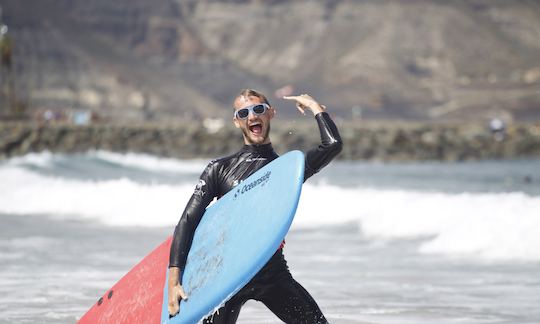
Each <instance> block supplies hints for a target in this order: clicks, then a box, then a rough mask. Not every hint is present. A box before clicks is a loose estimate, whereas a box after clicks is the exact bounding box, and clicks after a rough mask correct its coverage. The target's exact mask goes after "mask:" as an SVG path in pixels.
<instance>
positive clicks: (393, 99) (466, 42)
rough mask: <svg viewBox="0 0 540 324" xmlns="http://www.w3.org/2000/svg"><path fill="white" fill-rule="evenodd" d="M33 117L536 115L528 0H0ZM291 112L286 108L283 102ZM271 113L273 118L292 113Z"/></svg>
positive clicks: (538, 83)
mask: <svg viewBox="0 0 540 324" xmlns="http://www.w3.org/2000/svg"><path fill="white" fill-rule="evenodd" d="M0 6H1V7H2V13H3V17H2V19H3V21H4V23H6V24H7V25H8V26H9V35H10V36H11V37H12V39H13V41H14V54H13V62H14V67H13V70H14V72H15V73H14V74H15V78H16V84H17V89H18V90H17V93H18V95H19V96H25V97H27V98H30V106H31V107H30V108H31V109H33V110H38V111H39V110H40V109H45V108H65V109H68V110H69V109H89V110H92V111H95V112H97V113H98V114H99V115H101V116H104V117H105V118H108V119H112V120H158V121H162V120H170V119H175V118H205V117H219V118H226V119H230V118H231V111H232V108H231V107H232V99H233V97H234V96H235V95H236V94H237V93H238V92H239V91H240V89H242V88H245V87H250V88H255V89H260V90H262V91H263V92H266V93H268V94H269V97H270V101H271V102H272V103H275V104H277V105H278V106H283V105H284V102H283V101H282V100H281V99H276V98H275V97H274V95H273V93H274V92H275V90H276V89H278V88H281V87H284V86H287V85H291V86H293V87H294V89H295V92H296V93H304V92H307V93H310V94H312V95H314V96H315V97H316V98H318V99H319V100H320V101H321V102H322V103H324V104H326V105H327V106H330V107H332V112H333V113H334V114H336V115H337V116H340V117H342V118H351V114H352V113H356V114H360V113H361V114H362V117H365V118H368V119H369V118H371V119H402V120H421V121H446V120H478V121H483V120H485V119H487V118H490V117H499V118H503V119H508V120H518V121H519V120H521V121H523V120H536V121H537V120H540V2H539V1H534V0H515V1H506V0H469V1H464V0H447V1H442V0H407V1H399V0H357V1H353V0H349V1H329V0H326V1H325V0H313V1H307V0H299V1H285V0H281V1H280V0H273V1H263V0H258V1H257V0H251V1H218V0H215V1H206V0H200V1H195V0H154V1H146V0H130V1H107V0H2V1H1V2H0ZM289 105H290V104H289ZM293 110H294V109H281V111H280V114H282V111H283V114H284V115H288V114H290V113H294V111H293Z"/></svg>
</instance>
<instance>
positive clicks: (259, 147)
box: [168, 89, 342, 324]
mask: <svg viewBox="0 0 540 324" xmlns="http://www.w3.org/2000/svg"><path fill="white" fill-rule="evenodd" d="M284 98H285V99H289V100H293V101H295V102H296V107H297V108H298V109H299V110H300V112H302V113H304V112H305V110H311V112H313V114H314V115H315V119H316V121H317V124H318V126H319V131H320V135H321V143H320V144H319V145H318V146H317V147H315V148H313V149H311V150H309V151H308V152H307V153H306V154H305V156H306V163H305V172H304V181H305V180H307V179H308V178H309V177H311V176H312V175H314V174H315V173H317V172H318V171H319V170H320V169H321V168H323V167H324V166H326V165H327V164H328V163H329V162H330V161H331V160H332V159H333V158H334V157H335V156H336V155H337V154H339V152H340V151H341V146H342V143H341V138H340V136H339V133H338V130H337V128H336V125H335V124H334V122H333V121H332V119H330V116H329V115H328V114H327V113H326V112H325V110H326V108H325V107H324V106H322V105H320V104H319V103H317V102H316V101H315V100H314V99H313V98H312V97H311V96H309V95H306V94H304V95H301V96H291V97H284ZM234 109H235V111H234V119H233V122H234V124H235V126H236V127H237V128H239V129H241V130H242V133H243V136H244V144H245V145H244V147H242V149H240V151H238V152H237V153H235V154H232V155H230V156H227V157H224V158H220V159H217V160H213V161H212V162H210V164H208V166H207V167H206V169H205V170H204V171H203V173H202V175H201V177H200V179H199V183H198V184H197V186H196V188H195V192H194V193H193V195H192V196H191V199H190V200H189V202H188V203H187V206H186V208H185V210H184V213H183V214H182V217H181V218H180V221H179V222H178V225H177V226H176V229H175V231H174V237H173V241H172V245H171V254H170V260H169V282H168V289H169V306H168V308H169V313H170V314H171V315H175V314H176V313H178V311H179V300H180V299H187V298H188V296H186V293H185V292H184V290H183V288H182V285H181V282H180V278H181V277H182V270H183V269H184V266H185V263H186V258H187V255H188V252H189V249H190V247H191V242H192V239H193V234H194V232H195V229H196V227H197V225H198V224H199V221H200V220H201V218H202V216H203V214H204V212H205V209H206V207H207V206H208V205H209V204H210V202H211V201H212V200H213V199H214V198H215V197H217V198H219V197H221V196H223V195H225V194H226V193H227V192H228V191H229V190H231V189H232V188H233V187H235V186H236V185H238V183H239V182H240V181H242V180H244V179H246V178H247V177H249V176H250V175H251V174H253V173H254V172H255V171H257V170H258V169H260V168H262V167H263V166H265V165H266V164H268V163H269V162H270V161H272V160H274V159H275V158H277V157H278V155H277V154H276V152H274V149H273V148H272V144H271V143H270V137H269V132H270V120H271V119H272V118H273V117H274V115H275V113H276V111H275V109H274V108H273V107H271V106H270V104H269V102H268V100H267V99H266V97H265V96H264V95H263V94H261V93H259V92H257V91H255V90H252V89H246V90H243V91H242V92H241V93H240V95H239V96H238V97H236V99H235V101H234ZM249 299H254V300H257V301H260V302H262V303H264V304H265V305H266V306H267V307H268V308H269V309H270V310H271V311H272V312H273V313H274V314H275V315H276V316H277V317H279V319H281V320H282V321H283V322H285V323H327V320H326V318H325V317H324V315H323V314H322V312H321V310H320V309H319V306H317V303H316V302H315V301H314V300H313V298H312V297H311V295H310V294H309V293H308V292H307V291H306V290H305V289H304V288H303V287H302V286H301V285H300V284H299V283H298V282H296V281H295V280H294V279H293V277H292V276H291V274H290V272H289V269H288V267H287V262H286V261H285V258H284V256H283V244H282V246H281V247H280V248H279V249H278V250H277V251H276V253H275V254H274V255H273V256H272V257H271V258H270V260H269V261H268V262H267V263H266V265H265V266H264V267H263V268H262V269H261V270H260V271H259V272H258V273H257V274H256V275H255V277H253V279H251V281H250V282H249V283H248V284H247V285H246V286H245V287H243V288H242V289H241V290H240V291H239V292H238V293H237V294H236V295H234V296H233V297H232V298H231V299H230V300H229V301H227V302H226V303H225V305H224V306H223V307H221V308H220V309H219V310H218V311H217V312H216V313H215V314H213V315H211V316H210V317H208V318H206V319H205V320H204V323H227V324H230V323H236V320H237V319H238V315H239V314H240V308H241V307H242V305H244V303H245V302H246V301H248V300H249Z"/></svg>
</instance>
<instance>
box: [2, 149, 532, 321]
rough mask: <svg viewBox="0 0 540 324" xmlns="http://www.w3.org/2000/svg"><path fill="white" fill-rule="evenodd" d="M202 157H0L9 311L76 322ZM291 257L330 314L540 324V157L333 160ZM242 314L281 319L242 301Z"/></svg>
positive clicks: (314, 189) (303, 212) (193, 176)
mask: <svg viewBox="0 0 540 324" xmlns="http://www.w3.org/2000/svg"><path fill="white" fill-rule="evenodd" d="M206 163H207V161H204V160H190V161H185V160H175V159H165V158H157V157H152V156H148V155H140V154H116V153H110V152H102V151H96V152H88V153H84V154H75V155H63V154H52V153H39V154H29V155H26V156H23V157H17V158H12V159H9V160H4V161H1V162H0V322H1V323H36V322H37V323H73V322H75V321H76V320H77V319H78V318H80V317H81V316H82V315H83V314H84V313H85V312H86V310H88V308H90V307H91V306H92V305H93V304H94V303H95V302H96V301H97V299H99V297H100V296H102V295H103V293H104V292H105V291H106V290H107V289H108V288H110V287H111V286H112V285H113V284H114V283H115V282H116V281H117V280H118V279H120V278H121V276H122V275H123V274H125V273H126V272H127V271H128V270H129V269H130V268H131V267H132V266H133V265H135V264H136V263H137V262H138V261H139V260H140V259H141V258H143V257H144V256H145V255H146V254H147V253H148V252H150V251H151V250H152V249H153V248H154V247H155V246H156V245H157V244H158V243H160V242H161V241H163V240H164V239H165V237H166V236H167V235H170V234H172V232H173V229H174V226H175V224H176V223H177V221H178V219H179V217H180V215H181V213H182V211H183V208H184V206H185V204H186V202H187V200H188V199H189V197H190V195H191V193H192V192H193V189H194V187H195V184H196V182H197V178H198V176H199V174H200V172H201V171H202V170H203V168H204V166H205V164H206ZM284 251H285V256H286V259H287V260H288V263H289V266H290V269H291V272H292V274H293V276H294V277H295V278H296V279H297V280H298V281H299V282H300V283H301V284H302V285H303V286H304V287H305V288H306V289H307V290H308V291H309V292H310V293H311V294H312V295H313V297H314V298H315V299H316V300H317V302H318V304H319V306H320V307H321V309H322V310H323V312H324V313H325V315H326V317H327V318H328V320H329V321H330V322H332V323H540V307H539V305H540V161H539V160H519V161H481V162H460V163H439V162H422V163H420V162H415V163H412V162H410V163H375V162H339V161H337V162H333V163H332V164H331V165H330V166H328V167H327V168H326V169H324V170H323V171H321V172H320V173H319V174H317V175H315V176H313V178H311V179H310V180H308V182H307V183H306V184H305V185H304V188H303V193H302V197H301V201H300V204H299V208H298V212H297V216H296V218H295V220H294V223H293V227H292V230H291V232H289V234H288V236H287V244H286V246H285V250H284ZM239 323H279V320H278V319H277V318H276V317H275V316H274V315H273V314H271V313H270V312H269V311H268V310H267V309H266V308H265V307H264V305H262V304H259V303H257V302H254V301H250V302H248V303H247V304H246V305H245V307H244V308H243V309H242V313H241V315H240V318H239Z"/></svg>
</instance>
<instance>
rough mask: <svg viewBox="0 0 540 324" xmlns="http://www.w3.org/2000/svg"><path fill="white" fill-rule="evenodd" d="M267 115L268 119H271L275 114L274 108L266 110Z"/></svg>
mask: <svg viewBox="0 0 540 324" xmlns="http://www.w3.org/2000/svg"><path fill="white" fill-rule="evenodd" d="M268 113H269V114H270V115H269V119H272V118H274V116H275V115H276V114H277V110H276V109H275V108H274V107H270V109H268Z"/></svg>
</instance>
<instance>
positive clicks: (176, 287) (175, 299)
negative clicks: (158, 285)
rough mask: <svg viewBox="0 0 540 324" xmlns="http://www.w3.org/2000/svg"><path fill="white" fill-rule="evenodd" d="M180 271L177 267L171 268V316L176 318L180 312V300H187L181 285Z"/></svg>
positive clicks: (169, 283)
mask: <svg viewBox="0 0 540 324" xmlns="http://www.w3.org/2000/svg"><path fill="white" fill-rule="evenodd" d="M180 275H181V274H180V269H179V268H177V267H171V268H169V282H168V288H169V305H168V308H169V315H170V316H174V315H176V314H178V312H179V311H180V300H182V299H187V298H188V297H187V295H186V293H185V292H184V288H182V285H180V281H179V280H180Z"/></svg>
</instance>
